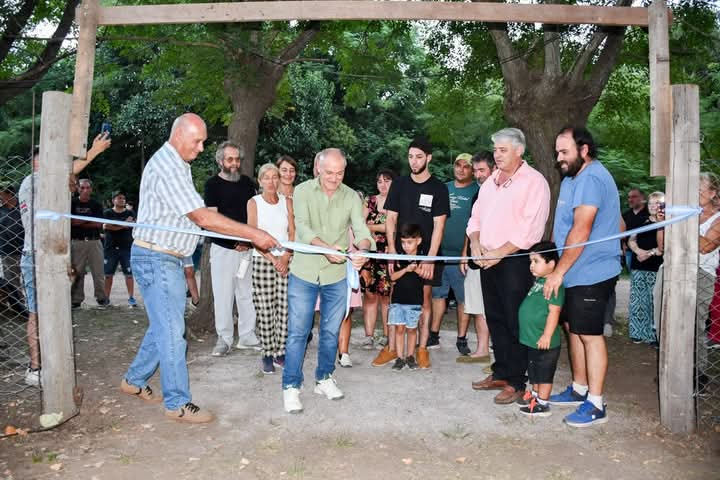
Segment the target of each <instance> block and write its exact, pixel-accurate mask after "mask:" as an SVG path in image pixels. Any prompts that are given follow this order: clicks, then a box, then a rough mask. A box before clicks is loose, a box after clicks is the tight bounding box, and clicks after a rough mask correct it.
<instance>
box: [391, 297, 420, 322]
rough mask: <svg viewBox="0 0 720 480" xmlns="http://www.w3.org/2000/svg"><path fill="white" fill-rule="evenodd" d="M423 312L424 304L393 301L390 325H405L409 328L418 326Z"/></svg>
mask: <svg viewBox="0 0 720 480" xmlns="http://www.w3.org/2000/svg"><path fill="white" fill-rule="evenodd" d="M421 314H422V305H404V304H401V303H391V304H390V313H389V314H388V325H405V326H406V327H407V328H417V326H418V320H420V315H421Z"/></svg>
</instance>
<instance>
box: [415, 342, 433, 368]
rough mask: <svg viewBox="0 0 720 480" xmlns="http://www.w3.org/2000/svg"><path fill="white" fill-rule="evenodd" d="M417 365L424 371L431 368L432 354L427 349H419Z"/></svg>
mask: <svg viewBox="0 0 720 480" xmlns="http://www.w3.org/2000/svg"><path fill="white" fill-rule="evenodd" d="M417 364H418V367H420V368H422V369H423V370H427V369H428V368H430V352H428V349H427V348H423V347H419V348H418V349H417Z"/></svg>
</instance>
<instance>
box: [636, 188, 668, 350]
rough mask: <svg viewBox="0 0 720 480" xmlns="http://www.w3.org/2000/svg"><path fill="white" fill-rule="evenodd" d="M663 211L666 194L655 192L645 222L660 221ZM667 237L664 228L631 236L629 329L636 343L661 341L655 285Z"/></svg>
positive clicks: (654, 343) (645, 223)
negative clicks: (656, 324)
mask: <svg viewBox="0 0 720 480" xmlns="http://www.w3.org/2000/svg"><path fill="white" fill-rule="evenodd" d="M661 205H662V207H663V208H662V210H661V209H660V206H661ZM661 211H662V215H663V216H664V214H665V194H664V193H663V192H653V193H651V194H650V195H649V196H648V212H649V216H648V218H647V220H645V222H644V223H643V226H644V225H649V224H652V223H655V222H657V221H658V213H659V212H661ZM664 239H665V231H664V230H663V229H662V228H660V229H657V230H650V231H647V232H643V233H638V234H636V235H632V236H630V239H629V240H628V248H629V249H630V250H631V251H632V260H631V263H630V316H629V321H628V325H629V328H628V333H629V335H630V340H631V341H632V342H633V343H647V344H650V345H654V346H657V344H658V343H657V332H656V331H655V322H654V315H653V311H654V306H653V288H654V287H655V281H656V279H657V272H658V269H659V268H660V265H662V263H663V247H664V243H665V242H664Z"/></svg>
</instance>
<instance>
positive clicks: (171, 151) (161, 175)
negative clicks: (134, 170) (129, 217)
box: [133, 142, 205, 256]
mask: <svg viewBox="0 0 720 480" xmlns="http://www.w3.org/2000/svg"><path fill="white" fill-rule="evenodd" d="M139 203H140V208H139V210H138V216H137V222H138V223H139V224H152V225H162V226H165V227H171V228H177V229H183V230H192V231H199V230H200V227H198V226H197V225H195V224H194V223H193V222H192V221H191V220H190V219H189V218H188V217H187V214H188V213H190V212H192V211H194V210H197V209H198V208H203V207H204V206H205V203H204V202H203V199H202V197H201V196H200V194H199V193H198V192H197V190H195V185H193V181H192V173H191V171H190V164H189V163H187V162H185V161H184V160H183V159H182V158H181V157H180V155H179V154H178V152H177V151H176V150H175V148H173V146H172V145H170V143H168V142H165V144H164V145H163V146H162V148H160V150H158V151H157V152H155V154H154V155H153V156H152V158H151V159H150V161H149V162H148V163H147V165H146V166H145V170H144V171H143V175H142V180H141V181H140V201H139ZM133 238H135V239H136V240H143V241H146V242H150V243H154V244H156V245H158V246H159V247H161V248H164V249H166V250H172V251H174V252H178V253H180V254H182V255H184V256H189V255H192V253H193V252H194V251H195V247H196V246H197V242H198V236H197V235H192V234H188V233H178V232H168V231H165V230H157V229H151V228H143V227H135V228H134V229H133Z"/></svg>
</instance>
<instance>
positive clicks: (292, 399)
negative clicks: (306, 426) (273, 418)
mask: <svg viewBox="0 0 720 480" xmlns="http://www.w3.org/2000/svg"><path fill="white" fill-rule="evenodd" d="M283 408H284V409H285V411H286V412H287V413H300V412H302V411H303V406H302V403H301V402H300V389H299V388H294V387H290V388H286V389H284V390H283Z"/></svg>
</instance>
